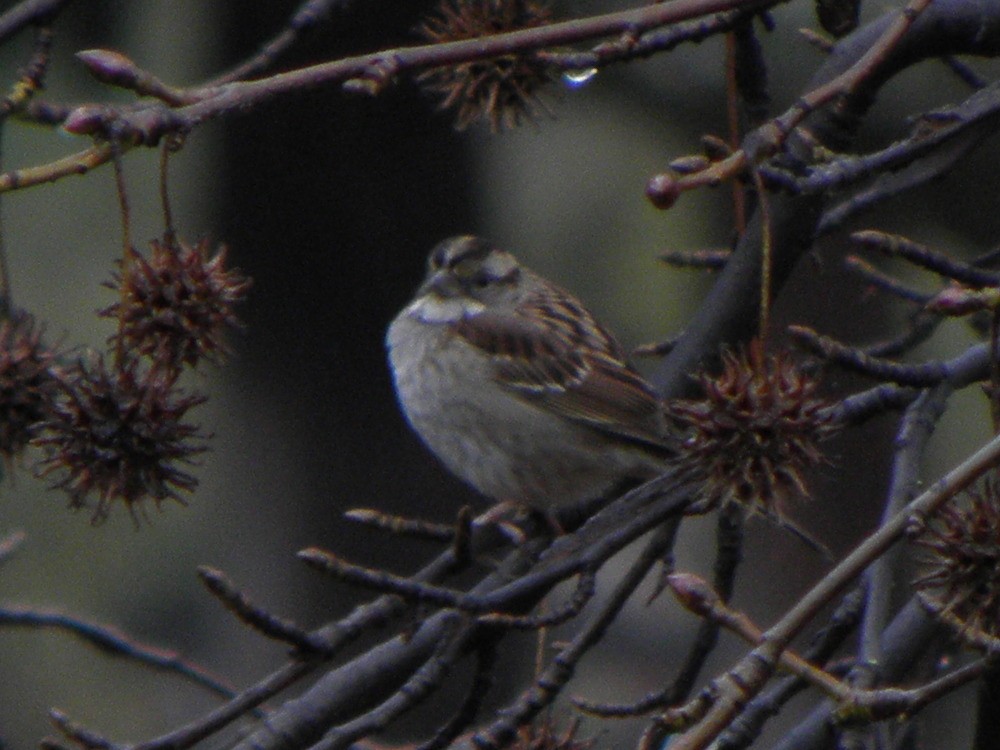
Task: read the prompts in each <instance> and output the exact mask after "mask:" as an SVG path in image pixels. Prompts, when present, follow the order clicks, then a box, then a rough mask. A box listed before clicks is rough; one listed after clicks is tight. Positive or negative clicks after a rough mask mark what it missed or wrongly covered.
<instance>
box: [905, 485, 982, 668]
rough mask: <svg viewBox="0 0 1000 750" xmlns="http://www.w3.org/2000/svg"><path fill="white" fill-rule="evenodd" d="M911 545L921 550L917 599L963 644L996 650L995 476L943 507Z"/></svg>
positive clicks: (916, 582) (916, 586)
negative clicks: (958, 637)
mask: <svg viewBox="0 0 1000 750" xmlns="http://www.w3.org/2000/svg"><path fill="white" fill-rule="evenodd" d="M915 542H916V544H918V545H920V546H921V547H923V548H924V549H925V550H926V554H925V555H924V556H923V557H924V560H923V562H924V563H925V565H926V567H927V570H926V572H925V573H924V574H923V575H922V576H921V577H920V578H918V579H917V580H916V581H915V582H914V588H916V590H917V595H918V596H919V598H920V600H921V601H922V602H923V603H924V605H925V606H926V607H927V608H928V609H929V610H930V611H931V612H933V613H934V614H935V615H936V616H937V617H939V618H940V619H942V620H944V621H945V622H947V623H949V624H950V625H951V626H952V627H954V628H955V630H956V631H957V632H958V634H959V635H960V636H961V637H962V638H963V639H964V640H966V641H968V642H969V643H971V644H973V645H976V646H978V647H980V648H984V649H987V650H990V651H996V650H997V649H1000V477H998V476H997V475H995V474H994V475H992V476H990V477H988V478H987V479H985V480H984V481H983V482H982V484H981V485H980V487H979V488H973V489H971V490H969V491H968V492H967V493H966V494H965V497H964V499H961V500H960V499H958V498H956V499H953V500H951V501H949V502H948V503H947V504H945V505H944V506H942V507H941V508H940V509H939V510H938V511H937V513H935V515H934V516H933V517H932V518H931V520H930V522H929V523H928V524H927V526H926V528H925V529H924V530H923V532H922V533H921V534H920V535H919V536H918V537H917V538H916V539H915Z"/></svg>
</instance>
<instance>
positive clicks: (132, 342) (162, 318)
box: [100, 240, 251, 371]
mask: <svg viewBox="0 0 1000 750" xmlns="http://www.w3.org/2000/svg"><path fill="white" fill-rule="evenodd" d="M209 252H210V248H209V243H208V241H207V240H202V241H201V242H199V243H197V244H196V245H194V246H191V245H188V244H186V243H184V242H176V243H175V242H161V241H159V240H153V241H152V242H151V243H150V255H149V258H148V259H147V258H145V257H143V256H142V255H140V254H139V253H132V254H131V255H130V256H129V257H128V258H127V259H126V260H125V261H124V262H123V267H122V270H121V272H120V273H117V274H115V276H114V277H113V279H112V281H110V282H108V283H107V284H106V286H109V287H111V288H112V289H115V290H116V291H118V293H119V296H120V299H119V301H118V302H116V303H115V304H113V305H111V306H110V307H107V308H105V309H104V310H101V312H100V314H101V315H102V316H105V317H109V318H110V317H113V318H117V319H118V321H119V329H118V333H117V334H116V337H113V338H117V339H118V340H119V341H120V343H121V344H122V345H123V347H124V348H125V349H126V350H128V351H129V352H130V353H133V354H136V355H139V356H145V357H149V358H150V359H151V360H152V362H153V364H154V367H157V368H165V369H167V370H168V371H175V370H178V369H180V367H181V366H183V365H189V366H191V367H194V366H195V365H196V364H197V363H198V361H199V360H201V359H202V358H205V359H208V360H210V361H218V360H219V359H221V358H222V357H223V356H225V354H226V353H227V351H228V349H227V347H226V345H225V341H224V339H223V334H224V332H225V329H226V328H228V327H235V326H238V325H239V319H238V318H237V317H236V315H235V313H234V307H235V305H236V304H237V303H238V302H240V301H242V300H243V299H244V297H245V296H246V293H247V290H248V289H249V288H250V284H251V282H250V279H248V278H247V277H246V276H244V275H243V274H241V273H240V272H239V271H238V270H227V269H226V267H225V263H226V248H225V247H224V246H223V247H221V248H220V249H219V250H218V252H216V253H215V255H212V256H210V255H209Z"/></svg>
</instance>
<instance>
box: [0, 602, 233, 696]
mask: <svg viewBox="0 0 1000 750" xmlns="http://www.w3.org/2000/svg"><path fill="white" fill-rule="evenodd" d="M0 626H11V627H28V628H53V629H56V630H62V631H64V632H67V633H70V634H72V635H75V636H77V637H78V638H82V639H83V640H84V641H86V642H87V643H89V644H90V645H92V646H96V647H97V648H99V649H101V650H102V651H105V652H107V653H109V654H114V655H115V656H123V657H125V658H127V659H131V660H133V661H136V662H139V663H140V664H145V665H147V666H150V667H153V668H154V669H159V670H163V671H165V672H170V673H173V674H177V675H180V676H181V677H183V678H184V679H186V680H190V681H191V682H193V683H194V684H196V685H199V686H200V687H203V688H205V689H206V690H209V691H211V692H212V693H215V694H216V695H221V696H223V697H224V698H232V697H233V696H234V695H235V691H234V690H233V689H232V688H231V687H229V686H228V685H226V684H225V683H224V682H222V681H221V680H220V679H219V678H217V677H215V676H214V675H212V674H210V673H209V672H208V671H207V670H206V669H204V668H203V667H200V666H199V665H197V664H195V663H194V662H191V661H188V660H187V659H185V658H184V657H182V656H181V655H180V654H178V653H176V652H174V651H165V650H163V649H158V648H154V647H152V646H148V645H146V644H144V643H140V642H138V641H136V640H134V639H133V638H130V637H128V636H127V635H125V634H123V633H121V632H119V631H118V630H117V629H115V628H113V627H110V626H108V625H100V624H98V623H95V622H87V621H86V620H83V619H80V618H79V617H74V616H71V615H67V614H65V613H63V612H55V611H51V610H42V609H33V608H29V607H0Z"/></svg>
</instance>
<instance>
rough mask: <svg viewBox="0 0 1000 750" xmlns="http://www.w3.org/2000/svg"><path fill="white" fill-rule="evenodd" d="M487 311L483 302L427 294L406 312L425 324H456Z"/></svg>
mask: <svg viewBox="0 0 1000 750" xmlns="http://www.w3.org/2000/svg"><path fill="white" fill-rule="evenodd" d="M485 309H486V306H485V305H484V304H483V303H482V302H479V301H478V300H474V299H469V298H468V297H450V298H444V297H439V296H438V295H436V294H426V295H424V296H423V297H420V298H419V299H416V300H414V301H413V302H411V303H410V305H409V307H407V309H406V311H407V314H409V315H412V316H413V317H415V318H417V319H419V320H422V321H423V322H424V323H455V322H457V321H459V320H463V319H464V318H468V317H470V316H472V315H477V314H478V313H481V312H482V311H483V310H485Z"/></svg>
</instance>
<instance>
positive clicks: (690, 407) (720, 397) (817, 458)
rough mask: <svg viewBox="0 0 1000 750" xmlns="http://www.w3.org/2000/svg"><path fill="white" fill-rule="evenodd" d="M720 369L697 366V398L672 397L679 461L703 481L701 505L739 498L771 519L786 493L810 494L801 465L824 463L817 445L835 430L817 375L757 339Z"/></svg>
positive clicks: (806, 467)
mask: <svg viewBox="0 0 1000 750" xmlns="http://www.w3.org/2000/svg"><path fill="white" fill-rule="evenodd" d="M722 364H723V368H722V372H721V374H719V375H711V374H708V373H702V374H701V375H699V376H698V378H697V380H698V383H699V385H700V387H701V390H702V393H703V394H704V395H703V396H702V398H700V399H697V400H675V401H672V402H670V403H669V404H668V407H667V410H668V415H669V416H670V418H671V419H672V420H673V421H674V423H675V424H676V425H677V427H678V428H679V429H680V432H681V435H682V440H681V443H680V448H679V452H678V457H677V459H676V460H677V461H678V462H679V464H680V466H681V467H682V468H683V469H684V470H686V471H687V472H688V473H689V474H691V475H692V476H694V477H697V478H699V479H701V480H702V481H703V483H704V484H703V489H702V495H701V506H702V507H703V508H705V509H709V508H714V507H718V506H720V505H723V504H728V503H732V504H736V505H738V506H740V507H742V508H745V509H746V510H747V511H749V512H755V513H760V514H762V515H764V516H767V517H770V518H780V517H781V516H782V502H783V500H784V499H785V498H786V497H788V496H790V495H793V494H798V495H808V490H807V488H806V484H805V478H804V475H805V472H806V471H807V470H809V469H811V468H813V467H815V466H817V465H819V464H822V463H824V462H825V460H826V459H825V458H824V456H823V453H822V452H821V451H820V448H819V444H820V442H821V441H822V440H824V439H825V438H826V437H828V436H829V435H830V434H832V433H833V432H834V431H835V430H836V425H835V423H834V422H833V420H832V418H831V416H830V411H829V408H828V407H829V404H828V403H827V402H826V401H825V400H824V399H822V398H821V397H820V396H819V395H817V390H818V387H819V383H818V381H817V380H816V379H815V378H813V377H811V376H810V375H807V374H806V373H804V372H802V371H801V370H800V369H799V368H798V367H796V365H795V363H794V362H793V361H792V360H791V359H790V358H789V357H788V356H786V355H784V354H778V355H765V354H764V350H763V346H762V345H761V343H760V341H754V342H752V343H751V345H750V346H749V348H748V350H747V351H746V352H742V353H736V352H726V353H725V354H724V355H723V357H722Z"/></svg>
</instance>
